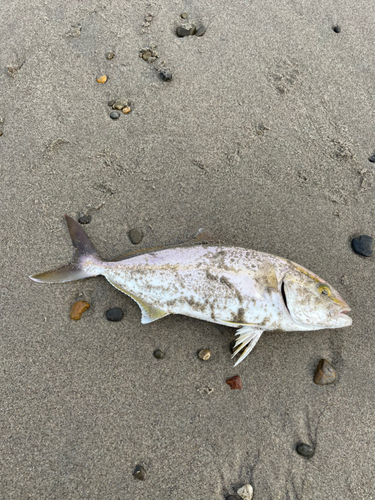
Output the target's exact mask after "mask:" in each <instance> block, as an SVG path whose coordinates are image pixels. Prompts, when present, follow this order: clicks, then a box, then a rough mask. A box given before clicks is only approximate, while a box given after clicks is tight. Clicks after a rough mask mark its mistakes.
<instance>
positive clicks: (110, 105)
mask: <svg viewBox="0 0 375 500" xmlns="http://www.w3.org/2000/svg"><path fill="white" fill-rule="evenodd" d="M115 102H116V99H112V100H111V101H108V106H109V107H110V108H112V106H113V105H114V103H115Z"/></svg>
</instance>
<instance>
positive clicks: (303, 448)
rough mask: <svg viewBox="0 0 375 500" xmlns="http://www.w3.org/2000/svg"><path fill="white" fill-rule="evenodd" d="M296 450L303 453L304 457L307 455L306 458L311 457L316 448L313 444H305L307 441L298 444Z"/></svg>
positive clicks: (300, 453)
mask: <svg viewBox="0 0 375 500" xmlns="http://www.w3.org/2000/svg"><path fill="white" fill-rule="evenodd" d="M296 451H297V453H298V455H302V456H303V457H306V458H311V457H312V456H313V455H314V453H315V450H314V448H313V447H312V446H310V445H309V444H305V443H300V444H298V445H297V447H296Z"/></svg>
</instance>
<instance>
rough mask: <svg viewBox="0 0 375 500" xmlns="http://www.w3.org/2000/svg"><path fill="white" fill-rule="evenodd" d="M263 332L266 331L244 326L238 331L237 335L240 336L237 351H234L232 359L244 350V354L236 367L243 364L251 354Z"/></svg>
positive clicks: (236, 345)
mask: <svg viewBox="0 0 375 500" xmlns="http://www.w3.org/2000/svg"><path fill="white" fill-rule="evenodd" d="M263 331H264V330H263V328H257V327H253V326H243V327H242V328H240V329H239V330H237V333H236V335H238V339H237V342H236V344H235V346H234V347H236V348H237V349H236V350H235V351H234V353H233V356H232V358H233V357H234V356H235V355H236V354H238V353H239V352H240V351H241V350H242V349H243V352H242V354H241V356H240V357H239V358H238V361H237V362H236V363H235V365H234V366H236V365H238V364H239V363H241V361H243V360H244V359H245V358H246V356H248V355H249V354H250V352H251V351H252V350H253V349H254V347H255V344H256V343H257V342H258V340H259V339H260V336H261V335H262V333H263ZM246 346H247V347H246ZM244 348H246V349H244Z"/></svg>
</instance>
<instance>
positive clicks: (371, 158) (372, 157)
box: [368, 155, 375, 163]
mask: <svg viewBox="0 0 375 500" xmlns="http://www.w3.org/2000/svg"><path fill="white" fill-rule="evenodd" d="M368 161H371V163H375V155H372V156H370V158H369V159H368Z"/></svg>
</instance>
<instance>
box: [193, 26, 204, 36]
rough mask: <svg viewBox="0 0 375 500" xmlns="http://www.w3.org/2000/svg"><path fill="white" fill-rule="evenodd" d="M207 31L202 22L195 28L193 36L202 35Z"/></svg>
mask: <svg viewBox="0 0 375 500" xmlns="http://www.w3.org/2000/svg"><path fill="white" fill-rule="evenodd" d="M206 31H207V28H206V27H205V26H203V24H202V25H201V26H199V27H198V28H197V31H196V32H195V33H194V35H195V36H203V35H204V34H205V33H206Z"/></svg>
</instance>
